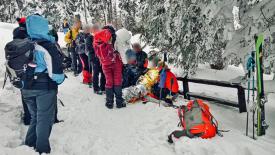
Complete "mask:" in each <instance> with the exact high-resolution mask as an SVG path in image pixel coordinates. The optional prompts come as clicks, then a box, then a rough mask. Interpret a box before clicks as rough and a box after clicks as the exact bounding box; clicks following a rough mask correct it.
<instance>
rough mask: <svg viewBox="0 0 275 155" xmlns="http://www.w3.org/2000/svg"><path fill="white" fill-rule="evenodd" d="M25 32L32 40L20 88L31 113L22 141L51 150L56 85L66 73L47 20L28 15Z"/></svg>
mask: <svg viewBox="0 0 275 155" xmlns="http://www.w3.org/2000/svg"><path fill="white" fill-rule="evenodd" d="M26 25H27V32H28V35H29V37H30V39H31V40H33V41H34V42H35V43H36V44H35V49H34V52H33V61H32V62H31V63H29V64H28V66H27V76H28V77H27V78H26V79H27V80H26V81H25V86H24V88H23V89H22V95H23V100H24V102H25V103H26V104H27V106H28V109H29V111H30V114H31V124H30V126H29V129H28V132H27V135H26V140H25V144H26V145H28V146H30V147H34V148H35V150H36V151H37V152H39V153H40V154H41V153H50V151H51V147H50V142H49V137H50V133H51V130H52V126H53V123H54V119H55V112H56V107H57V106H56V104H57V89H58V85H59V84H61V83H62V82H63V81H64V79H65V76H64V74H63V70H62V56H61V55H60V51H59V50H58V48H57V47H56V45H55V40H54V38H53V37H52V36H50V35H49V34H48V33H49V28H48V21H47V20H46V19H45V18H43V17H41V16H39V15H31V16H28V17H27V22H26Z"/></svg>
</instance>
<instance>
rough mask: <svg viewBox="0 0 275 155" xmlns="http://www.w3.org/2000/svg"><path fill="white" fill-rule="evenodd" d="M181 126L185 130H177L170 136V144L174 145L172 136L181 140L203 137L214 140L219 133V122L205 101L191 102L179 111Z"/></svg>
mask: <svg viewBox="0 0 275 155" xmlns="http://www.w3.org/2000/svg"><path fill="white" fill-rule="evenodd" d="M178 116H179V119H180V125H181V126H182V128H183V130H176V131H174V132H172V133H171V134H170V135H169V136H168V142H170V143H173V140H172V136H174V137H175V138H180V137H182V136H187V137H189V138H194V137H201V138H203V139H205V138H212V137H214V136H216V134H217V133H218V122H217V120H216V119H215V118H214V117H213V115H212V114H211V113H210V110H209V106H208V105H207V104H205V103H204V102H203V100H200V99H197V100H194V101H189V103H188V104H187V105H186V106H181V107H179V109H178Z"/></svg>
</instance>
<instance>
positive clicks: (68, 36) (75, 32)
mask: <svg viewBox="0 0 275 155" xmlns="http://www.w3.org/2000/svg"><path fill="white" fill-rule="evenodd" d="M78 33H79V30H78V29H76V28H71V29H70V30H69V31H68V32H67V33H66V35H65V39H64V40H65V42H66V43H67V44H70V45H71V44H72V41H74V40H75V39H76V36H77V35H78Z"/></svg>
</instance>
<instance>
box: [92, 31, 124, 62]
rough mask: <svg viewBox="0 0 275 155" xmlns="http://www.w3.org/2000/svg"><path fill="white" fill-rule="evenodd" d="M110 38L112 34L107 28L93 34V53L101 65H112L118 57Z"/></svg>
mask: <svg viewBox="0 0 275 155" xmlns="http://www.w3.org/2000/svg"><path fill="white" fill-rule="evenodd" d="M111 39H112V34H111V32H110V31H109V30H107V29H104V30H101V31H99V32H98V33H96V34H95V36H94V49H95V53H96V56H97V57H98V58H99V60H100V63H101V64H102V65H112V64H113V63H114V62H115V61H116V60H117V58H119V55H118V52H116V51H115V49H114V47H113V45H112V43H111V42H110V40H111Z"/></svg>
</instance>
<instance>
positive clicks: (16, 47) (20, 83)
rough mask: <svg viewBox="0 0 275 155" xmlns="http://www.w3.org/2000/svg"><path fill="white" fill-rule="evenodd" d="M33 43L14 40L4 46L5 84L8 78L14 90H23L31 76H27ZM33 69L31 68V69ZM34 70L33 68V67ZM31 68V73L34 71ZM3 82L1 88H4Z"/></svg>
mask: <svg viewBox="0 0 275 155" xmlns="http://www.w3.org/2000/svg"><path fill="white" fill-rule="evenodd" d="M34 49H35V42H33V41H31V40H29V39H14V40H13V41H11V42H9V43H7V44H6V46H5V57H6V64H5V65H6V75H5V82H6V80H7V78H8V77H9V79H10V82H11V83H12V84H13V86H15V87H16V88H20V89H21V88H24V87H25V83H24V81H27V80H28V79H29V78H31V77H32V76H29V74H27V70H30V69H29V68H31V67H30V62H32V60H33V51H34ZM32 68H33V67H32ZM34 68H35V67H34ZM34 68H33V71H34ZM5 82H4V85H3V88H4V86H5Z"/></svg>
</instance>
